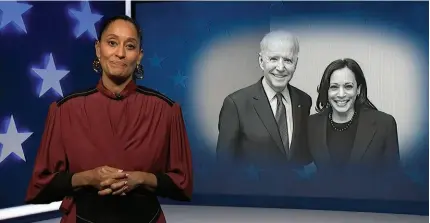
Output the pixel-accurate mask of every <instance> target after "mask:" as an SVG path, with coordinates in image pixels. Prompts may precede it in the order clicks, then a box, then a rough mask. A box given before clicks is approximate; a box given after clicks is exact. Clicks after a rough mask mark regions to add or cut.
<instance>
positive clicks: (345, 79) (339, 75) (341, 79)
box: [328, 67, 360, 113]
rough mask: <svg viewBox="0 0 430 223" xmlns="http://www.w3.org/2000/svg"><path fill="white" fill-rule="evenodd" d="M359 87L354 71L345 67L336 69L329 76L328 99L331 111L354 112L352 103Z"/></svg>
mask: <svg viewBox="0 0 430 223" xmlns="http://www.w3.org/2000/svg"><path fill="white" fill-rule="evenodd" d="M359 94H360V88H359V87H357V81H356V80H355V76H354V73H353V72H352V71H351V70H350V69H349V68H347V67H345V68H342V69H339V70H336V71H334V72H333V73H332V75H331V77H330V85H329V88H328V101H329V103H330V105H331V107H332V108H333V112H337V113H350V112H354V104H355V100H356V98H357V95H359Z"/></svg>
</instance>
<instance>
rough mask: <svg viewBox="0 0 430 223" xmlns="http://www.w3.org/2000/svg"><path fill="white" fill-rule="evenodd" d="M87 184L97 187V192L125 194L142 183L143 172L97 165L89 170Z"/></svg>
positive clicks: (102, 194)
mask: <svg viewBox="0 0 430 223" xmlns="http://www.w3.org/2000/svg"><path fill="white" fill-rule="evenodd" d="M88 174H89V185H91V186H93V187H95V188H96V189H98V194H99V195H101V196H105V195H126V193H128V192H130V191H131V190H133V189H135V188H136V187H137V186H138V185H140V184H143V182H144V177H145V173H144V172H137V171H133V172H128V171H123V170H121V169H117V168H114V167H110V166H102V167H97V168H95V169H92V170H90V171H89V173H88Z"/></svg>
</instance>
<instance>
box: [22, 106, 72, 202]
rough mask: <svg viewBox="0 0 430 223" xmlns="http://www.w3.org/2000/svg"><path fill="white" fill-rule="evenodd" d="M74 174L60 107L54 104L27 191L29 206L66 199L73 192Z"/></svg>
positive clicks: (47, 120)
mask: <svg viewBox="0 0 430 223" xmlns="http://www.w3.org/2000/svg"><path fill="white" fill-rule="evenodd" d="M72 175H73V174H71V173H68V172H67V160H66V154H65V152H64V148H63V145H62V143H61V129H60V112H59V108H58V107H57V104H56V103H52V104H51V105H50V107H49V112H48V117H47V118H46V122H45V129H44V132H43V135H42V140H41V143H40V147H39V150H38V152H37V156H36V160H35V164H34V168H33V173H32V176H31V180H30V183H29V186H28V189H27V195H26V198H25V201H26V203H31V204H43V203H50V202H54V201H59V200H63V199H64V198H65V196H67V195H69V194H71V193H72V192H73V188H72V183H71V179H72Z"/></svg>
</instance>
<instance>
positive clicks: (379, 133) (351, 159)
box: [308, 59, 400, 175]
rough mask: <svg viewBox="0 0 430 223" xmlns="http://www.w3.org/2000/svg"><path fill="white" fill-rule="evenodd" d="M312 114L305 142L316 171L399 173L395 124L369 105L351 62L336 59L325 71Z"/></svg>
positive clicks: (361, 77)
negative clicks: (396, 170)
mask: <svg viewBox="0 0 430 223" xmlns="http://www.w3.org/2000/svg"><path fill="white" fill-rule="evenodd" d="M316 110H317V112H318V113H317V114H314V115H311V116H310V117H309V122H308V125H309V126H308V139H309V149H310V153H311V155H312V158H313V160H314V163H315V165H316V166H317V169H318V172H320V173H321V172H322V173H326V174H333V173H336V174H340V173H347V174H351V172H346V171H347V170H350V171H354V173H356V174H358V173H360V174H362V173H364V172H365V173H369V174H374V173H376V172H378V173H381V172H385V173H387V171H388V172H391V171H393V170H394V169H397V168H398V166H399V161H400V157H399V143H398V137H397V124H396V120H395V119H394V117H393V116H391V115H389V114H386V113H384V112H381V111H378V110H377V109H376V107H375V106H374V105H373V104H372V103H371V102H370V101H369V99H368V98H367V84H366V80H365V78H364V74H363V71H362V70H361V68H360V66H359V65H358V63H357V62H356V61H354V60H352V59H340V60H336V61H333V62H332V63H330V64H329V65H328V66H327V68H326V69H325V71H324V74H323V76H322V79H321V83H320V85H319V87H318V99H317V102H316ZM342 175H343V174H342Z"/></svg>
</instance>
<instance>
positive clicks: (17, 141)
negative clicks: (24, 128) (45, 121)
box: [0, 116, 33, 163]
mask: <svg viewBox="0 0 430 223" xmlns="http://www.w3.org/2000/svg"><path fill="white" fill-rule="evenodd" d="M32 134H33V133H32V132H25V133H19V132H18V130H17V129H16V124H15V120H14V119H13V116H11V117H10V121H9V127H8V128H7V131H6V133H2V134H0V144H2V146H3V147H2V149H1V154H0V163H1V162H2V161H3V160H5V159H6V158H7V157H8V156H9V155H10V154H12V153H15V155H17V156H18V157H19V158H21V159H22V160H24V161H25V155H24V150H23V149H22V145H21V144H22V143H23V142H25V140H27V139H28V137H30V136H31V135H32Z"/></svg>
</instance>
